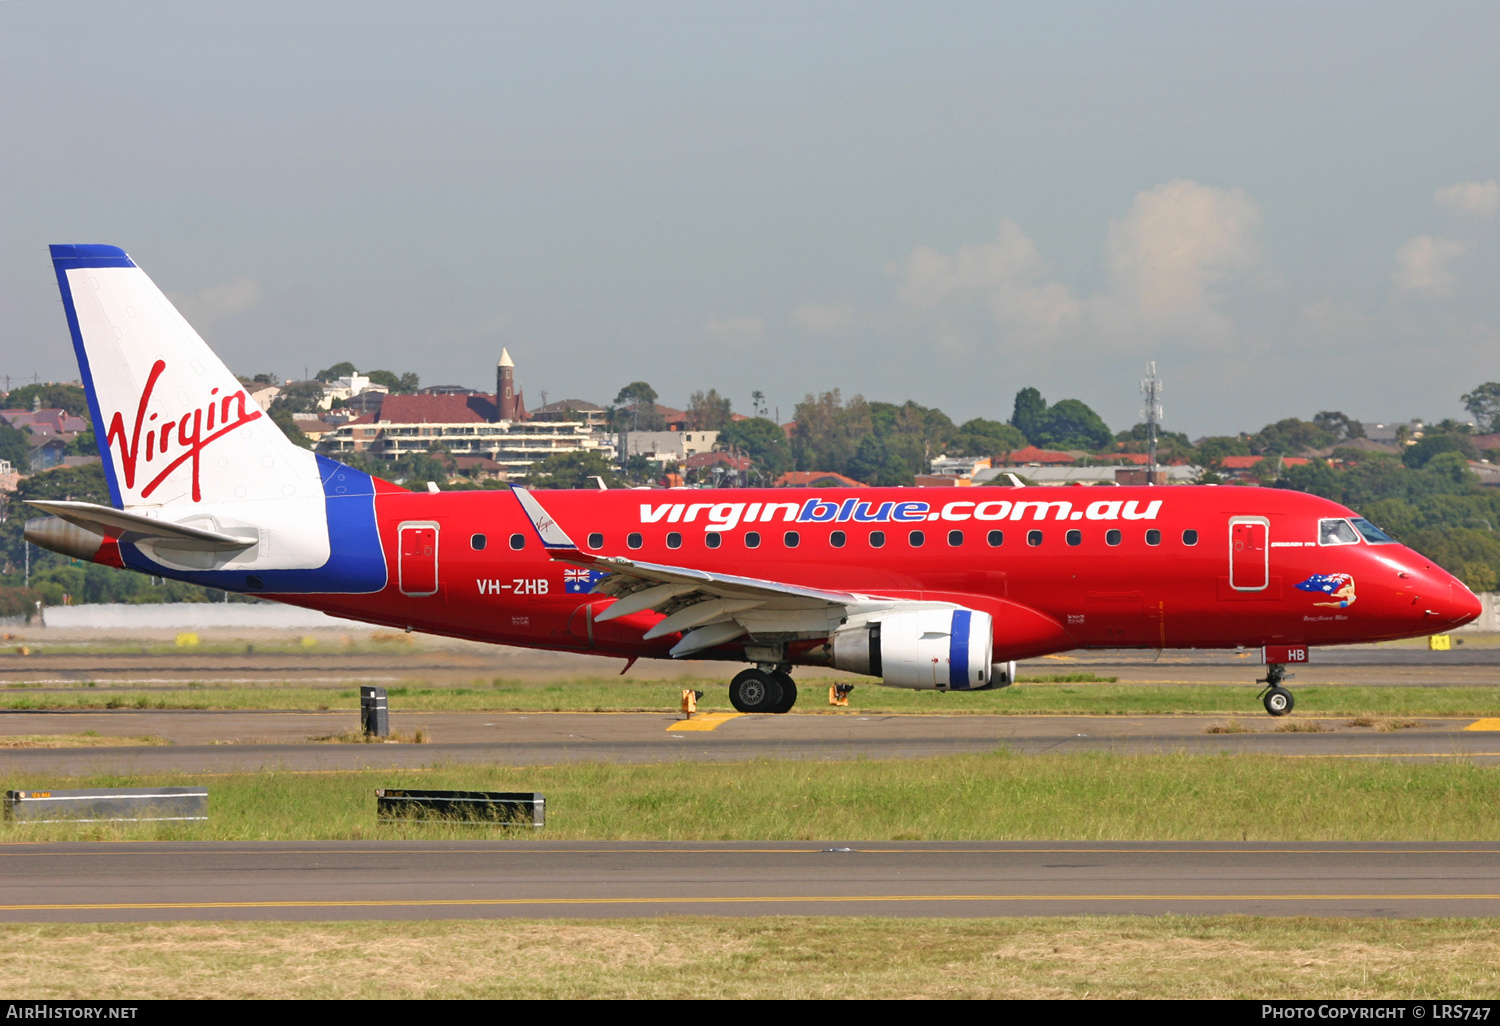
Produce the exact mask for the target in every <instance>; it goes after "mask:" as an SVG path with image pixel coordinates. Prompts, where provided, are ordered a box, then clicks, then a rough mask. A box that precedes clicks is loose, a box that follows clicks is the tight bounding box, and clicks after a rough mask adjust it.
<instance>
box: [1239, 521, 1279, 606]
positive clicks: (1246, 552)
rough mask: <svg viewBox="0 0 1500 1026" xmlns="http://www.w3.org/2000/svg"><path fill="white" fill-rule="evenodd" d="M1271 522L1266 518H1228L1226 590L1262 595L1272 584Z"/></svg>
mask: <svg viewBox="0 0 1500 1026" xmlns="http://www.w3.org/2000/svg"><path fill="white" fill-rule="evenodd" d="M1270 534H1271V522H1270V521H1269V520H1267V519H1266V518H1265V517H1230V518H1229V586H1230V587H1231V588H1233V589H1234V590H1235V591H1264V590H1265V589H1266V586H1267V585H1268V584H1270V583H1271V539H1270Z"/></svg>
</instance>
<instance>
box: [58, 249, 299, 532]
mask: <svg viewBox="0 0 1500 1026" xmlns="http://www.w3.org/2000/svg"><path fill="white" fill-rule="evenodd" d="M51 249H52V263H53V266H54V268H55V269H56V271H57V284H58V288H59V290H60V291H61V293H62V300H63V307H64V309H65V310H66V312H67V318H68V328H69V330H70V331H71V333H72V335H73V347H74V350H75V352H76V353H77V356H78V369H79V371H80V372H81V374H82V376H83V384H84V388H85V390H86V391H87V393H88V400H89V409H90V412H91V413H92V415H93V422H94V436H95V438H97V439H98V443H99V455H100V456H101V457H102V458H103V460H104V473H105V478H106V479H107V480H108V482H109V488H110V497H111V498H112V499H113V500H114V504H115V506H116V507H118V508H120V509H130V508H133V507H183V506H187V507H194V506H198V505H199V504H205V505H219V504H235V503H241V502H259V501H264V500H268V499H303V500H317V501H319V502H321V500H322V494H323V490H322V484H321V478H320V475H319V471H318V465H317V460H316V458H315V457H314V455H313V454H312V453H311V452H308V451H307V450H305V449H302V448H300V447H298V446H297V445H294V444H293V443H292V442H291V441H290V440H289V439H288V438H287V437H286V436H285V435H284V434H282V432H281V430H280V429H279V428H277V427H276V425H275V424H273V423H272V422H271V419H270V418H269V417H268V416H266V414H265V413H264V412H263V411H262V410H261V409H260V407H258V406H257V405H256V404H255V403H254V402H253V401H252V400H251V399H250V396H249V393H248V392H247V391H246V389H245V388H244V386H243V385H241V384H240V382H239V380H238V379H237V378H236V377H235V376H234V375H233V374H232V373H230V371H229V368H227V367H226V366H224V363H223V361H221V360H220V359H219V358H218V357H217V356H215V355H214V353H213V351H212V350H211V349H209V347H208V345H207V344H206V343H205V342H204V341H203V339H202V338H200V337H199V335H198V333H197V332H196V331H194V330H193V327H192V325H190V324H189V323H188V322H187V320H186V319H185V318H184V317H183V316H182V314H180V313H179V312H178V311H177V308H176V307H174V306H173V305H172V303H171V301H170V300H168V299H167V297H166V296H165V295H163V294H162V292H161V290H160V289H158V288H157V287H156V285H155V284H154V283H153V282H152V281H151V279H150V278H148V277H147V276H146V274H145V272H144V271H142V270H141V269H140V268H139V267H137V266H136V264H135V262H134V261H133V260H131V259H130V257H129V256H128V255H127V254H126V252H125V251H124V250H122V249H117V248H116V247H114V246H72V245H69V246H53V247H51Z"/></svg>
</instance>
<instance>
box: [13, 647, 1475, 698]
mask: <svg viewBox="0 0 1500 1026" xmlns="http://www.w3.org/2000/svg"><path fill="white" fill-rule="evenodd" d="M43 637H44V640H42V641H39V642H36V643H35V645H34V647H33V646H32V645H28V644H20V643H18V642H20V641H24V640H25V639H23V638H17V639H12V641H11V642H9V643H7V647H5V648H3V649H0V688H3V687H16V686H24V687H26V688H27V689H28V690H29V691H32V692H36V693H46V692H48V691H50V690H68V689H69V688H71V687H72V686H76V685H78V684H84V683H92V684H94V685H96V686H97V687H98V688H99V689H100V690H101V691H103V690H108V689H110V688H111V687H123V688H129V689H130V690H133V691H141V690H147V691H156V690H173V689H177V688H183V687H186V686H188V685H189V684H193V683H215V684H228V683H242V684H254V683H266V682H294V683H296V684H298V685H299V686H304V687H312V688H327V689H330V690H337V689H347V688H348V687H349V685H350V684H351V683H373V684H390V683H394V682H397V681H418V680H419V681H424V682H428V683H432V684H437V685H442V684H454V683H458V682H463V683H465V684H467V683H470V682H472V681H474V680H475V679H493V678H503V679H505V680H507V681H517V682H546V681H559V680H577V679H583V678H591V679H596V680H598V679H612V678H614V677H615V676H616V675H617V674H618V673H619V670H620V668H621V666H622V665H623V663H622V662H621V661H620V660H617V659H605V658H601V657H598V656H588V655H578V654H574V653H563V652H542V651H531V650H527V649H515V648H506V647H503V646H493V645H478V644H473V643H459V642H447V643H445V644H439V643H437V642H436V641H434V640H433V639H424V641H423V642H421V643H418V642H413V643H412V644H411V645H410V646H407V645H394V646H391V647H389V648H388V649H386V650H383V651H378V652H376V651H370V650H367V649H357V648H356V649H353V650H344V649H343V648H342V647H341V646H338V645H336V644H335V645H329V644H320V645H319V646H316V647H313V648H310V649H306V650H299V651H286V650H280V651H270V652H267V651H257V650H256V649H255V646H254V645H253V644H251V645H246V646H234V647H223V646H221V647H220V648H219V649H217V650H209V649H206V648H205V649H199V648H193V647H189V648H185V649H182V650H170V651H159V650H158V651H151V650H149V648H148V650H144V651H137V652H131V651H124V650H120V648H121V647H123V646H117V647H115V648H110V649H109V650H107V651H97V650H94V649H90V648H88V647H79V645H72V646H70V645H68V644H55V643H51V642H48V641H46V640H45V637H46V636H45V635H44V636H43ZM282 643H283V646H284V644H285V639H282ZM79 644H81V643H79ZM265 645H266V643H265V642H262V648H264V647H265ZM23 650H24V651H25V652H26V654H22V651H23ZM1258 660H1259V652H1258V650H1257V651H1245V652H1235V651H1232V650H1203V651H1197V650H1168V651H1164V652H1156V651H1137V650H1115V649H1107V650H1106V649H1101V650H1095V651H1077V652H1069V653H1064V654H1059V655H1055V656H1044V657H1042V658H1040V659H1032V660H1027V661H1025V662H1023V663H1021V664H1020V673H1021V675H1022V676H1023V677H1037V676H1048V675H1054V674H1059V673H1069V672H1077V671H1085V670H1086V671H1088V672H1095V673H1099V674H1103V675H1108V676H1115V677H1118V678H1119V679H1120V681H1121V683H1127V684H1128V683H1153V684H1162V683H1167V684H1238V685H1249V684H1250V682H1252V681H1254V680H1255V678H1256V677H1257V676H1260V675H1262V674H1263V672H1264V671H1263V668H1262V666H1261V664H1260V663H1259V661H1258ZM1311 660H1312V661H1311V662H1310V663H1308V664H1307V665H1306V666H1301V667H1298V668H1297V670H1298V673H1299V675H1300V676H1299V680H1300V681H1302V683H1304V684H1305V683H1326V684H1360V685H1365V686H1403V685H1409V684H1421V685H1424V686H1429V687H1430V686H1442V685H1448V684H1453V685H1461V686H1474V685H1485V684H1494V683H1497V676H1496V674H1497V671H1500V645H1496V644H1492V643H1491V640H1490V638H1489V636H1487V635H1486V636H1482V637H1479V638H1476V639H1473V642H1472V643H1470V644H1467V645H1459V646H1457V647H1455V648H1452V649H1450V650H1449V651H1446V652H1432V651H1428V650H1427V649H1425V648H1416V647H1411V646H1404V645H1352V646H1347V647H1341V648H1322V649H1313V650H1312V652H1311ZM738 669H739V667H738V666H736V665H734V664H728V663H706V662H692V661H684V662H674V661H670V660H660V659H656V660H642V661H641V662H640V663H639V664H637V665H636V666H635V668H634V669H632V670H631V671H630V674H629V675H628V676H627V677H626V679H627V680H663V681H666V680H671V681H675V680H704V681H710V680H723V681H725V682H726V683H727V681H728V679H729V678H730V677H731V676H733V674H734V673H735V672H736V671H737V670H738ZM816 676H818V677H820V678H821V677H828V678H830V679H833V678H845V679H848V680H849V681H851V682H854V681H859V680H861V679H862V678H859V677H857V676H854V675H848V674H841V673H839V672H838V671H834V670H820V671H818V672H817V674H816Z"/></svg>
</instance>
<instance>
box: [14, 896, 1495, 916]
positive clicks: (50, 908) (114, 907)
mask: <svg viewBox="0 0 1500 1026" xmlns="http://www.w3.org/2000/svg"><path fill="white" fill-rule="evenodd" d="M874 901H893V902H894V901H992V902H1017V901H1048V902H1079V901H1500V894H870V895H855V894H837V895H825V894H806V895H793V896H783V895H776V896H770V897H764V898H756V897H749V896H744V897H702V898H680V897H671V896H668V897H660V898H412V899H409V900H403V899H400V898H396V899H389V900H385V901H358V900H350V901H154V902H108V903H103V902H101V903H98V904H92V903H81V904H76V905H63V904H56V905H50V904H38V905H0V912H99V911H152V912H154V911H189V910H195V909H225V908H433V907H443V906H465V905H467V906H485V907H488V906H508V905H753V904H757V903H764V904H793V903H797V904H803V903H810V902H831V903H839V904H854V903H862V902H874Z"/></svg>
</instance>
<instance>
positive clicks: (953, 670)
mask: <svg viewBox="0 0 1500 1026" xmlns="http://www.w3.org/2000/svg"><path fill="white" fill-rule="evenodd" d="M993 635H994V621H993V620H992V619H991V617H990V614H988V613H981V612H978V611H976V610H973V609H953V608H947V609H922V610H917V611H915V612H909V613H888V614H885V615H882V616H881V617H880V619H879V620H877V621H874V622H871V623H865V624H860V625H858V626H855V627H847V628H845V629H843V630H841V631H838V632H837V633H835V634H834V636H833V665H834V666H837V667H838V668H839V669H841V670H849V671H851V672H853V673H863V674H867V675H869V676H871V677H879V678H881V683H882V684H885V685H887V686H889V687H895V688H919V689H925V690H939V691H948V690H952V691H978V690H982V689H987V688H990V687H993V686H996V684H997V683H998V682H995V681H992V679H991V676H992V672H993V671H992V670H991V667H990V658H991V655H992V654H993V653H992V648H993ZM1006 683H1009V681H1007V682H1006ZM999 686H1002V687H1003V686H1004V685H999Z"/></svg>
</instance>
